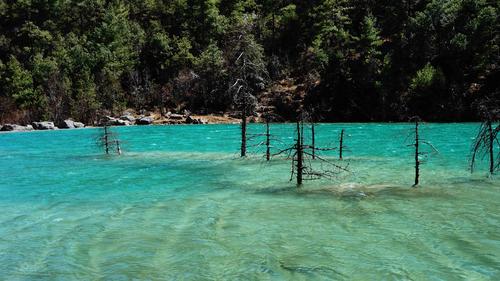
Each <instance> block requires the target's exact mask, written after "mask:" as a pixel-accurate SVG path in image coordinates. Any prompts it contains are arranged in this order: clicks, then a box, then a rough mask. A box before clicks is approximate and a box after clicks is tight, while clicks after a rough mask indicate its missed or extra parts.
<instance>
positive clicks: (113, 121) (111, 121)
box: [101, 116, 130, 126]
mask: <svg viewBox="0 0 500 281" xmlns="http://www.w3.org/2000/svg"><path fill="white" fill-rule="evenodd" d="M101 125H108V126H129V125H130V121H126V120H121V119H117V118H114V117H111V116H106V117H104V118H103V120H102V121H101Z"/></svg>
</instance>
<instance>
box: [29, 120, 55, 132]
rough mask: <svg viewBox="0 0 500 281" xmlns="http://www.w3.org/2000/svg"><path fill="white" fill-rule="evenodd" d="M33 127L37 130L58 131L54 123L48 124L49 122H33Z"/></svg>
mask: <svg viewBox="0 0 500 281" xmlns="http://www.w3.org/2000/svg"><path fill="white" fill-rule="evenodd" d="M32 125H33V128H34V129H35V130H55V129H57V127H56V126H54V122H48V121H44V122H33V123H32Z"/></svg>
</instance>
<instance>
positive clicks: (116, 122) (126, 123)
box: [110, 119, 130, 126]
mask: <svg viewBox="0 0 500 281" xmlns="http://www.w3.org/2000/svg"><path fill="white" fill-rule="evenodd" d="M110 125H111V126H130V121H126V120H121V119H114V120H113V121H112V122H111V124H110Z"/></svg>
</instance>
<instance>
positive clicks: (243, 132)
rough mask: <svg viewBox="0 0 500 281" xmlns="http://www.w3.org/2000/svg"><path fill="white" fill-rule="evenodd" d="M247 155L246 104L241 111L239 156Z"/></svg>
mask: <svg viewBox="0 0 500 281" xmlns="http://www.w3.org/2000/svg"><path fill="white" fill-rule="evenodd" d="M246 155H247V110H246V104H245V105H244V106H243V110H242V112H241V157H245V156H246Z"/></svg>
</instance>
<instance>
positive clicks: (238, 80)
mask: <svg viewBox="0 0 500 281" xmlns="http://www.w3.org/2000/svg"><path fill="white" fill-rule="evenodd" d="M253 29H254V24H253V23H252V19H251V18H250V16H246V17H245V18H244V19H243V22H242V23H241V24H239V25H237V26H236V27H235V29H234V30H233V32H232V40H230V41H229V44H230V46H229V47H228V49H229V50H228V53H230V54H231V56H232V57H234V62H233V64H232V67H231V71H230V76H231V79H232V81H234V82H232V85H231V87H230V91H231V93H232V94H233V97H234V98H233V100H234V104H235V106H236V108H238V110H239V111H240V112H241V114H240V117H241V157H244V156H246V150H247V144H246V142H247V118H248V116H249V115H253V113H254V111H255V107H256V106H257V99H256V98H255V93H256V92H257V91H259V90H262V89H264V87H265V81H266V77H267V70H266V65H265V62H264V51H263V48H262V46H261V45H260V44H259V43H257V41H256V40H255V37H254V35H253V33H252V32H253Z"/></svg>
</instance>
